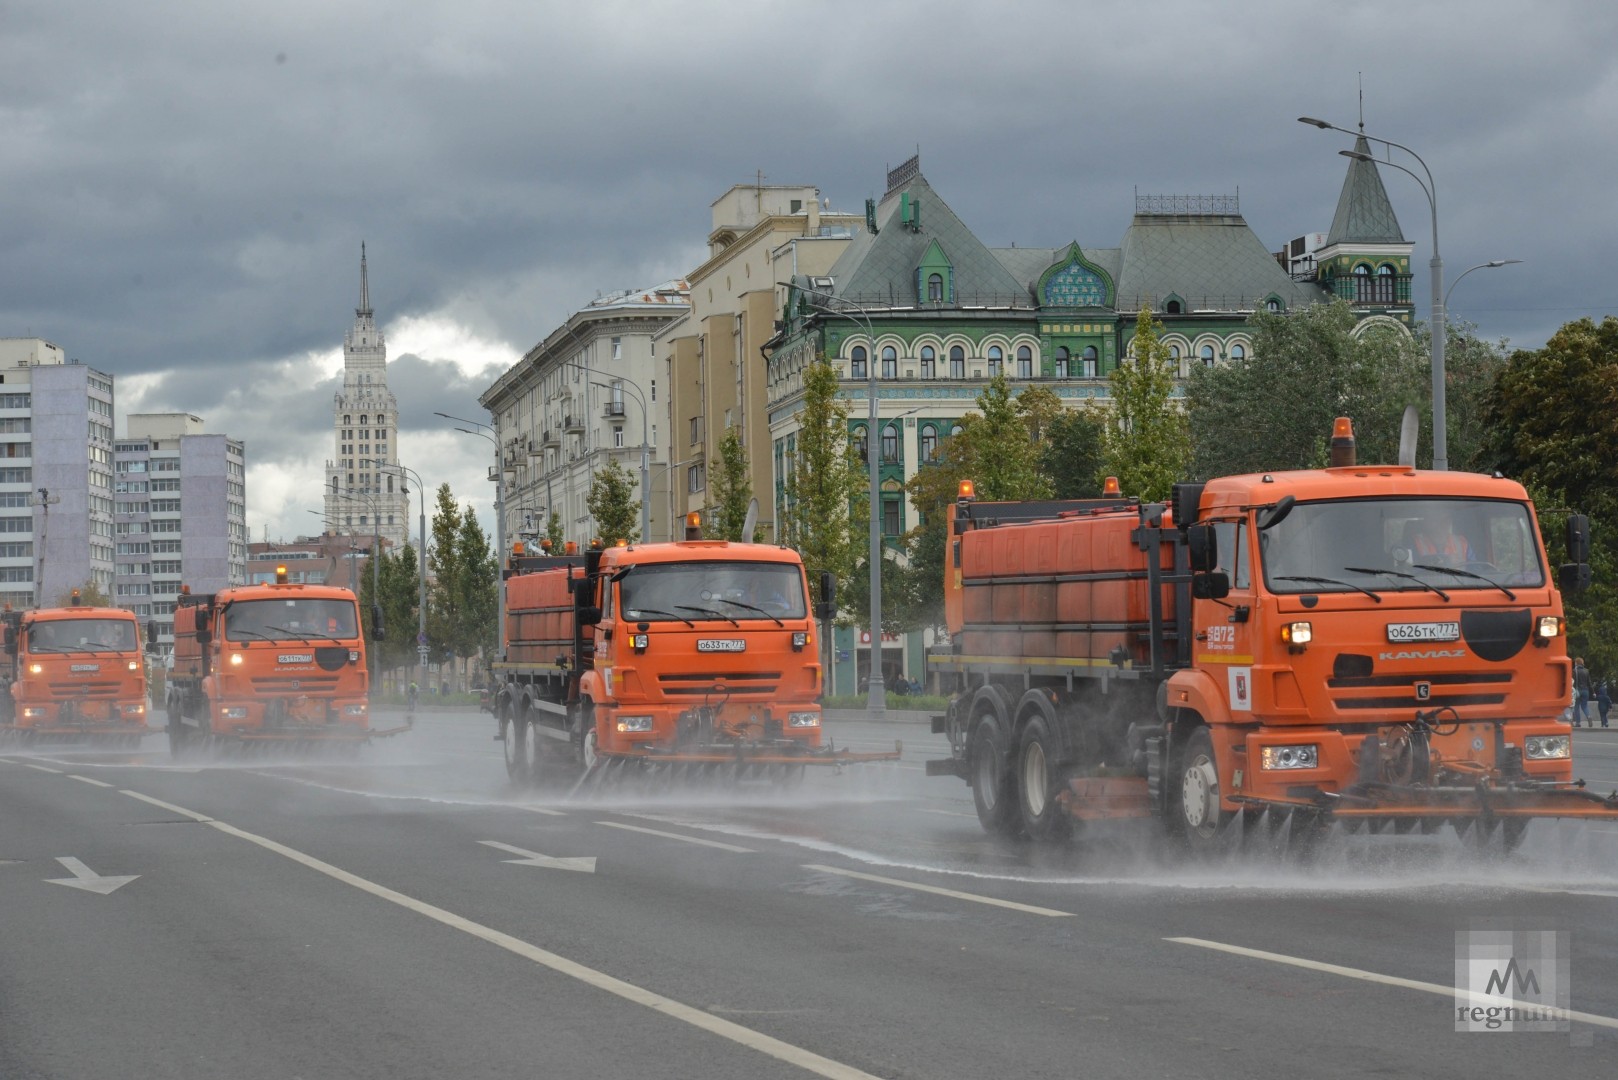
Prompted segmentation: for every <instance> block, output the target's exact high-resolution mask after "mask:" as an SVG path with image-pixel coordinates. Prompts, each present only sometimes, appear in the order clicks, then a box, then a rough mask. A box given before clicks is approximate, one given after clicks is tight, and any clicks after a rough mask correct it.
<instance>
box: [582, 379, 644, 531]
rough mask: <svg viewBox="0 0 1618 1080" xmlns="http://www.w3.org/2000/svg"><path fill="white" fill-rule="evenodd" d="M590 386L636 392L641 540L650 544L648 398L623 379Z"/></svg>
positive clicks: (638, 388)
mask: <svg viewBox="0 0 1618 1080" xmlns="http://www.w3.org/2000/svg"><path fill="white" fill-rule="evenodd" d="M585 370H586V371H590V370H592V369H590V368H586V369H585ZM590 385H591V386H600V387H605V388H606V389H608V390H616V389H619V388H621V387H624V386H627V387H629V388H630V389H631V390H633V391H635V403H636V404H637V405H639V406H640V494H641V499H640V538H641V540H642V541H643V542H646V543H650V542H651V539H652V536H651V533H652V489H651V487H650V486H649V485H648V482H647V479H646V455H647V450H648V449H649V448H648V446H647V443H646V397H645V395H643V394H642V393H641V390H640V387H639V386H636V385H635V384H634V383H632V382H630V381H629V380H628V379H625V378H621V377H619V378H618V384H617V385H614V384H613V383H607V382H602V381H601V380H599V379H591V380H590ZM602 539H603V540H605V541H606V542H607V543H609V544H610V543H612V542H613V540H615V539H617V537H612V536H604V537H602Z"/></svg>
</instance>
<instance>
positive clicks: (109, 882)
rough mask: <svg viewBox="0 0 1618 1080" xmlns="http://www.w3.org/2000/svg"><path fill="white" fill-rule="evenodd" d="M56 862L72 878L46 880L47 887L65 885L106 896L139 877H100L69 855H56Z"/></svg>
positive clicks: (131, 875) (137, 875) (134, 875)
mask: <svg viewBox="0 0 1618 1080" xmlns="http://www.w3.org/2000/svg"><path fill="white" fill-rule="evenodd" d="M56 861H57V862H59V863H61V864H62V868H63V869H64V870H66V871H67V872H68V873H70V874H72V875H73V876H72V877H70V878H46V879H45V883H46V884H47V885H66V886H67V887H68V888H70V889H83V890H84V891H85V892H93V893H100V894H101V895H102V896H106V895H107V894H108V893H110V892H113V891H114V890H116V889H121V888H123V887H124V886H125V885H128V884H129V883H130V882H131V881H134V880H135V879H136V878H138V877H140V875H139V874H129V875H128V876H126V877H102V876H101V875H100V874H98V873H96V872H95V871H94V870H92V869H90V868H89V867H88V866H85V865H84V864H83V863H81V862H80V861H79V860H77V859H75V858H73V857H72V856H71V855H58V856H57V857H56Z"/></svg>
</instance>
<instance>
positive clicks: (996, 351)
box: [989, 345, 1006, 379]
mask: <svg viewBox="0 0 1618 1080" xmlns="http://www.w3.org/2000/svg"><path fill="white" fill-rule="evenodd" d="M1005 366H1006V354H1005V351H1004V350H1003V349H1001V348H1000V346H998V345H990V346H989V378H991V379H992V378H994V377H995V376H996V375H998V374H1000V371H1001V369H1002V368H1004V367H1005Z"/></svg>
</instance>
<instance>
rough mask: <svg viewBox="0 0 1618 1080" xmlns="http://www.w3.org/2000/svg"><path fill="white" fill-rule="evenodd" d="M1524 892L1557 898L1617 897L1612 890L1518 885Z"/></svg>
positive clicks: (1617, 892) (1615, 892)
mask: <svg viewBox="0 0 1618 1080" xmlns="http://www.w3.org/2000/svg"><path fill="white" fill-rule="evenodd" d="M1517 888H1519V889H1521V890H1523V891H1524V892H1537V893H1553V894H1555V895H1557V896H1603V897H1609V898H1610V897H1618V891H1615V890H1613V889H1576V888H1573V887H1572V886H1567V887H1564V888H1560V889H1559V888H1556V887H1555V886H1551V885H1518V886H1517Z"/></svg>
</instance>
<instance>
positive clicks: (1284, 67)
mask: <svg viewBox="0 0 1618 1080" xmlns="http://www.w3.org/2000/svg"><path fill="white" fill-rule="evenodd" d="M1614 43H1618V6H1615V5H1609V4H1605V3H1597V2H1595V0H1588V2H1587V0H1537V2H1535V3H1532V4H1529V3H1526V2H1523V3H1517V2H1508V0H1466V2H1450V0H1424V2H1422V3H1415V4H1412V3H1409V2H1407V0H1400V2H1396V3H1388V2H1382V0H1361V2H1360V3H1357V4H1354V5H1326V4H1322V3H1298V2H1297V0H1273V2H1272V0H1226V2H1221V3H1196V2H1190V0H1157V2H1156V3H1154V4H1151V5H1148V6H1145V7H1140V6H1134V7H1131V6H1129V5H1115V4H1098V3H1093V2H1084V0H1050V2H1042V3H1037V2H1029V3H1017V2H1013V0H1000V2H997V3H984V2H978V3H958V2H954V0H929V2H926V3H912V2H887V3H884V2H880V0H878V2H872V0H862V2H844V0H820V2H818V3H813V4H784V3H769V2H764V0H737V2H729V3H726V2H710V0H682V2H680V3H677V4H676V3H664V2H661V0H640V2H637V3H619V2H612V0H588V2H585V0H580V2H576V3H549V2H542V0H453V2H448V0H412V2H411V3H409V4H384V3H379V2H360V0H354V2H342V3H332V2H331V0H278V2H276V3H273V4H268V3H236V4H219V3H217V2H214V0H205V2H195V3H193V2H184V0H153V2H151V3H142V4H129V3H124V2H118V0H107V2H92V0H58V2H56V3H52V4H37V3H24V2H18V0H0V145H3V147H4V151H3V153H0V336H11V337H31V336H37V337H43V338H46V339H48V340H50V341H53V342H55V343H56V344H58V345H60V346H62V347H63V348H64V349H65V350H66V351H67V354H68V355H69V356H70V357H73V358H76V359H80V360H82V361H84V362H85V363H87V364H90V365H92V366H94V367H97V368H99V369H101V370H103V371H108V372H111V373H113V374H114V375H116V376H117V377H118V398H119V400H118V406H119V413H120V414H121V415H123V414H127V413H129V412H146V411H170V410H175V411H180V410H183V411H187V412H192V413H195V414H197V415H199V416H202V417H203V418H204V419H205V421H206V423H207V427H208V430H210V431H215V432H221V431H222V432H227V433H229V434H231V435H234V436H237V437H240V438H243V439H245V440H246V441H247V443H248V455H249V462H250V467H249V473H248V523H249V526H250V528H251V529H252V532H253V536H254V538H255V539H259V538H262V537H263V536H264V535H265V534H266V532H267V533H268V535H269V536H270V537H271V538H290V537H292V536H294V535H297V534H300V533H308V532H312V531H318V530H319V522H318V521H317V519H316V518H315V517H313V516H311V514H310V513H309V512H310V511H314V510H318V509H319V507H320V500H319V487H320V483H321V479H322V467H323V464H324V461H325V460H326V459H327V458H328V457H332V456H334V448H333V445H332V438H331V430H330V429H331V401H332V395H333V393H334V392H335V390H336V388H337V377H338V372H339V371H340V368H341V363H342V348H341V347H342V339H343V333H344V332H345V331H346V330H347V329H348V327H349V326H350V324H351V323H352V321H353V309H354V307H355V304H356V303H357V301H358V292H359V281H358V277H359V271H358V260H359V247H360V242H361V241H362V240H363V241H365V243H366V244H367V246H368V250H369V253H370V269H371V297H372V302H373V306H374V307H375V309H376V313H377V318H378V321H379V322H381V323H382V325H383V327H384V329H385V331H386V333H387V337H388V345H389V356H390V364H389V375H388V381H389V386H390V388H391V389H392V390H393V391H394V393H395V395H396V396H397V397H398V400H399V406H400V412H401V424H400V426H401V429H402V435H401V438H400V440H399V445H400V457H401V460H402V461H403V462H404V463H405V464H407V465H410V466H412V467H413V468H416V469H417V470H418V471H420V472H421V473H423V474H424V476H425V478H426V480H427V482H428V483H429V484H430V485H432V486H434V487H436V486H437V485H438V484H439V483H442V482H448V483H449V484H450V485H451V487H452V488H453V490H454V491H455V493H456V495H457V496H458V497H459V498H460V499H461V501H463V502H465V501H471V502H473V503H474V504H475V505H476V506H477V507H478V508H479V511H480V514H481V515H482V516H483V518H484V522H485V525H486V526H491V527H492V519H491V518H489V517H488V503H489V502H490V501H491V495H492V492H491V490H490V488H491V485H490V484H489V483H488V481H487V480H486V479H485V478H484V475H485V466H484V463H485V462H486V461H487V460H488V458H489V457H490V454H491V452H492V451H491V448H490V447H489V445H488V444H487V443H486V442H484V441H483V440H480V439H474V438H471V437H469V436H466V435H461V434H457V433H455V432H454V431H452V430H447V429H446V426H445V425H444V422H443V421H441V420H438V419H437V418H435V417H434V416H433V411H434V410H435V409H436V410H443V411H447V412H453V413H457V414H459V415H462V416H468V417H473V418H478V417H480V416H481V417H482V418H483V419H487V416H486V415H484V414H481V413H480V412H479V410H478V406H477V398H478V396H479V395H480V394H481V393H482V392H483V391H484V390H485V389H486V388H487V387H488V386H489V385H490V384H491V383H492V382H493V381H494V379H495V378H496V377H497V376H498V374H499V373H500V372H502V371H503V370H505V368H506V367H508V366H509V365H510V364H512V363H514V362H515V361H516V360H517V359H518V358H519V357H520V356H521V355H522V353H523V352H524V351H525V350H526V349H528V348H529V347H530V346H532V345H533V344H534V343H535V342H537V341H539V340H541V339H542V338H543V337H544V336H545V335H546V334H547V333H548V332H549V331H550V330H551V329H553V328H554V327H555V326H556V325H557V324H559V323H560V322H561V321H562V320H564V319H565V318H566V317H567V315H568V314H569V313H570V312H571V311H573V310H575V309H577V308H578V307H580V306H581V305H583V304H585V303H587V302H588V301H589V300H591V299H592V298H593V297H594V296H596V295H597V294H599V293H603V292H610V291H613V290H618V289H629V288H641V287H644V286H647V285H651V284H654V283H656V282H658V281H661V280H664V279H667V278H670V277H676V276H680V275H683V274H684V273H686V272H687V271H689V270H690V269H692V268H693V267H694V266H696V264H697V263H698V262H699V261H700V259H701V257H702V253H703V250H704V248H703V241H704V238H705V236H706V234H707V232H708V231H709V228H710V218H709V204H710V203H711V202H712V201H713V200H714V199H715V198H717V197H718V196H719V195H721V194H722V193H723V192H724V191H725V190H726V189H727V188H729V187H730V186H731V185H732V184H736V183H742V182H749V181H751V180H752V179H753V177H754V176H755V174H756V173H757V172H760V171H761V172H762V173H763V174H764V176H765V178H766V183H792V184H814V185H817V186H818V187H819V188H820V189H821V192H822V194H823V195H824V196H825V197H827V198H829V199H830V200H831V204H832V206H833V208H835V209H845V210H858V209H859V208H860V207H861V206H862V205H863V203H864V200H865V198H866V197H868V196H880V195H881V193H882V188H883V181H884V171H885V169H886V168H887V167H888V166H889V165H896V164H898V163H899V162H900V161H902V160H904V159H905V158H907V157H909V156H910V155H911V154H912V153H915V152H916V150H917V148H918V147H919V148H920V152H921V162H922V168H923V171H924V172H925V173H926V175H927V178H928V180H929V181H930V182H931V183H932V185H933V187H934V188H935V189H936V190H937V191H938V192H939V193H940V194H941V195H942V196H943V197H944V198H945V199H946V200H947V201H948V202H949V203H950V205H951V207H952V208H953V209H954V210H955V211H956V213H957V214H959V215H960V217H961V218H962V219H963V220H964V221H965V222H966V223H967V224H968V225H969V226H971V227H972V228H973V230H974V231H975V232H977V234H978V235H979V236H980V237H981V238H982V239H983V240H985V241H986V242H987V243H989V244H990V245H992V246H1006V245H1010V244H1012V243H1017V244H1019V245H1028V246H1051V247H1054V246H1056V245H1058V244H1061V243H1064V242H1066V241H1069V240H1075V239H1076V240H1078V241H1079V243H1080V244H1082V245H1086V246H1092V247H1116V246H1117V245H1118V243H1119V241H1120V240H1121V238H1122V235H1123V232H1124V229H1125V227H1126V226H1127V225H1128V222H1129V217H1130V214H1131V211H1132V208H1133V196H1134V194H1135V193H1136V192H1137V191H1139V192H1140V193H1142V194H1229V193H1234V192H1237V191H1238V190H1239V191H1240V195H1241V207H1242V211H1243V214H1244V216H1245V217H1246V218H1247V221H1248V222H1249V224H1250V225H1251V226H1252V227H1253V229H1254V230H1255V231H1256V232H1257V234H1258V235H1259V237H1260V238H1261V239H1262V240H1263V241H1264V242H1265V243H1266V244H1267V245H1268V246H1269V247H1270V248H1271V249H1272V250H1274V249H1277V248H1279V247H1280V246H1281V245H1282V244H1283V243H1284V242H1285V241H1286V240H1287V239H1289V238H1291V237H1293V236H1298V235H1301V234H1303V233H1307V232H1316V231H1324V230H1325V229H1326V228H1327V227H1328V226H1329V225H1330V222H1331V216H1332V211H1333V208H1334V206H1335V204H1336V199H1337V194H1338V190H1339V188H1340V187H1341V184H1342V179H1343V175H1344V172H1345V169H1346V166H1347V164H1348V163H1347V161H1346V160H1345V159H1343V158H1340V157H1338V156H1337V153H1336V152H1337V151H1338V150H1340V149H1343V148H1346V147H1347V146H1349V145H1350V141H1349V139H1348V138H1347V137H1346V136H1343V135H1339V134H1337V133H1334V132H1322V131H1319V130H1316V129H1314V128H1310V127H1306V126H1304V125H1301V124H1299V123H1297V122H1296V118H1297V117H1299V116H1304V115H1308V116H1317V117H1322V118H1325V119H1327V120H1330V121H1332V122H1333V123H1336V124H1339V125H1342V126H1344V127H1352V126H1353V125H1354V124H1355V123H1356V122H1357V120H1358V116H1359V88H1360V86H1361V83H1362V82H1363V86H1364V115H1365V124H1366V130H1367V131H1368V132H1369V133H1370V134H1372V135H1377V136H1381V137H1383V138H1387V139H1391V140H1393V141H1396V142H1400V143H1403V144H1405V145H1407V146H1409V147H1411V148H1413V149H1415V150H1416V151H1417V152H1419V153H1420V154H1421V155H1422V157H1423V158H1425V160H1426V162H1427V165H1428V166H1429V167H1430V168H1431V170H1432V172H1433V175H1434V177H1435V179H1436V182H1437V185H1438V209H1439V212H1440V213H1439V224H1440V230H1439V239H1440V242H1441V244H1442V250H1443V255H1444V261H1445V267H1446V275H1447V277H1448V279H1449V280H1450V281H1454V280H1455V278H1456V276H1457V275H1458V274H1460V273H1461V272H1462V271H1463V270H1464V269H1466V268H1467V267H1470V266H1473V265H1476V264H1478V263H1482V262H1485V261H1487V260H1489V259H1499V258H1514V259H1522V260H1524V262H1523V264H1522V265H1520V266H1510V267H1506V268H1503V269H1498V270H1484V271H1479V272H1478V273H1476V274H1473V275H1472V276H1471V277H1469V278H1467V280H1466V281H1465V282H1464V283H1463V284H1461V285H1460V287H1459V288H1458V289H1457V290H1456V291H1455V293H1454V294H1453V296H1452V299H1451V308H1452V313H1453V317H1456V318H1460V319H1464V320H1467V321H1470V322H1474V323H1476V324H1477V325H1478V328H1479V332H1480V333H1481V334H1483V335H1484V336H1486V337H1490V338H1508V339H1510V341H1511V342H1512V343H1513V344H1515V345H1518V346H1522V347H1537V346H1539V345H1542V344H1543V343H1544V341H1545V339H1546V338H1547V337H1548V336H1549V335H1550V334H1551V333H1552V332H1554V330H1555V329H1556V328H1557V327H1558V326H1560V325H1561V324H1562V323H1564V322H1567V321H1569V320H1572V319H1576V318H1580V317H1583V316H1586V315H1589V316H1594V317H1597V318H1599V317H1601V316H1603V315H1606V314H1608V313H1612V312H1615V311H1618V296H1615V292H1618V288H1615V285H1614V276H1613V274H1612V273H1611V272H1610V268H1608V267H1607V263H1608V262H1609V261H1610V256H1611V253H1612V252H1614V251H1618V213H1615V212H1614V201H1613V197H1612V188H1613V182H1612V177H1614V176H1615V175H1618V140H1614V138H1613V137H1612V136H1613V131H1614V125H1615V121H1618V58H1615V57H1618V53H1615V50H1614V49H1613V45H1614ZM1395 160H1406V159H1401V158H1396V159H1395ZM1418 171H1419V170H1418ZM1384 181H1385V183H1386V185H1387V187H1388V190H1389V193H1390V195H1391V197H1392V199H1393V202H1394V206H1395V209H1396V210H1397V212H1398V214H1399V218H1400V223H1401V225H1402V226H1403V228H1404V231H1405V234H1406V236H1407V237H1409V238H1411V239H1412V240H1414V241H1416V243H1417V248H1416V256H1417V262H1418V273H1417V278H1416V280H1417V289H1418V303H1419V305H1420V308H1421V310H1422V311H1423V312H1426V310H1427V305H1428V303H1429V300H1428V296H1427V280H1428V277H1427V273H1426V270H1425V264H1426V260H1427V259H1428V258H1429V257H1430V254H1431V251H1430V248H1431V244H1430V237H1431V218H1430V217H1429V214H1428V207H1427V201H1426V198H1425V196H1423V194H1422V193H1421V190H1420V189H1419V188H1418V187H1417V186H1416V185H1415V183H1414V181H1412V180H1410V179H1409V178H1408V177H1407V176H1405V175H1404V174H1402V173H1398V172H1395V171H1391V170H1384ZM121 430H122V428H121V420H120V431H121Z"/></svg>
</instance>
